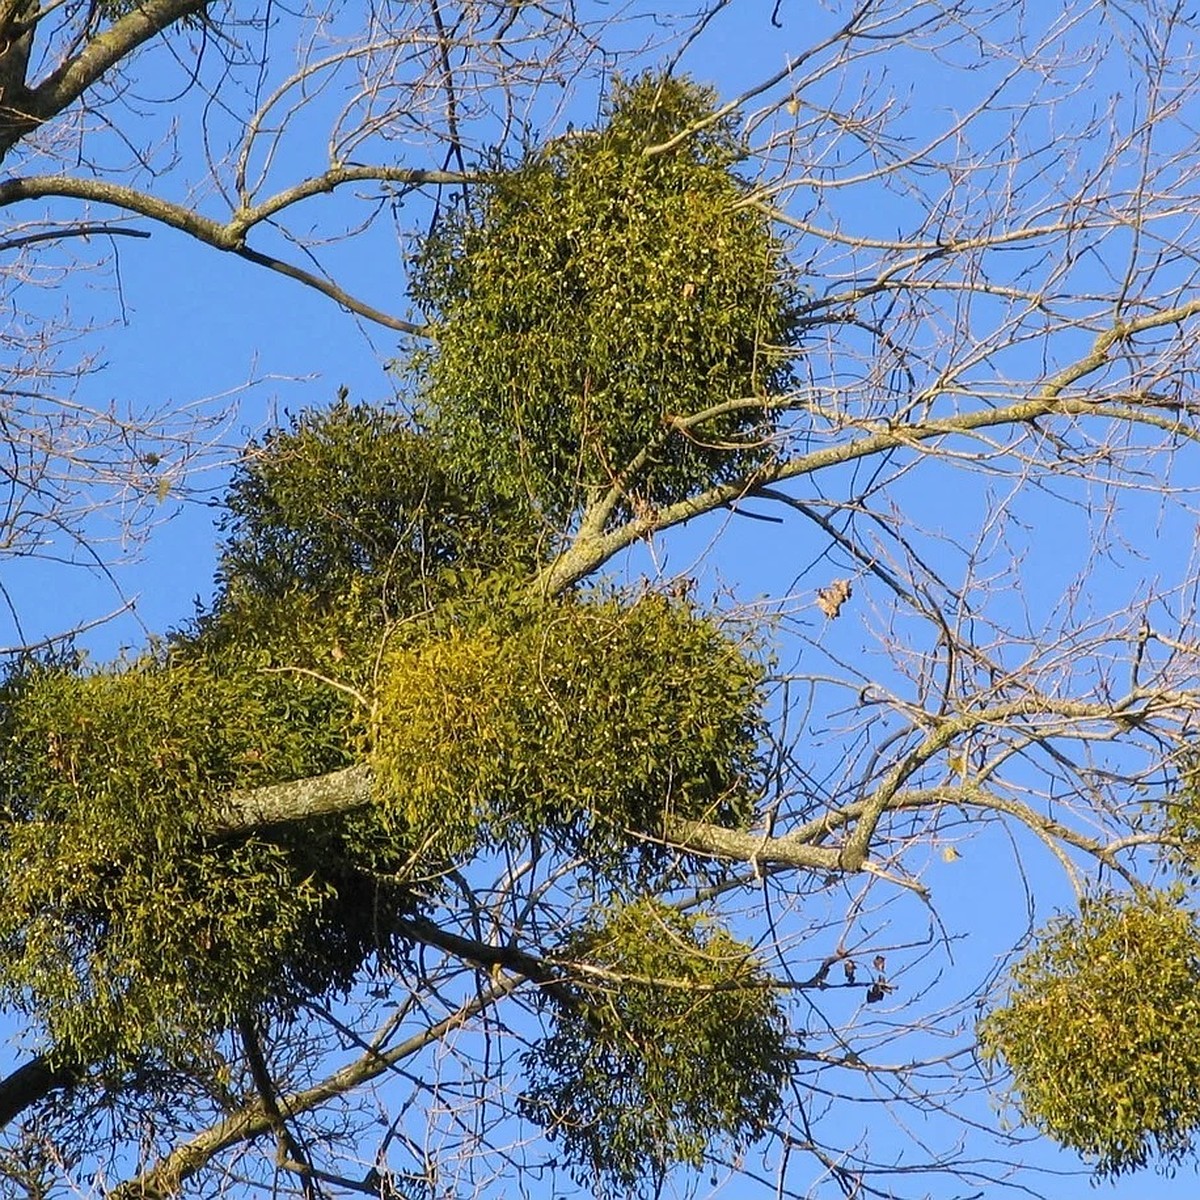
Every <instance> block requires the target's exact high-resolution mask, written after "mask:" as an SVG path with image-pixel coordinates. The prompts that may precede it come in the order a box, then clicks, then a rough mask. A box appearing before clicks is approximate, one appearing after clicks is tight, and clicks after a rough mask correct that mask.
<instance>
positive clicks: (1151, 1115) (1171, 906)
mask: <svg viewBox="0 0 1200 1200" xmlns="http://www.w3.org/2000/svg"><path fill="white" fill-rule="evenodd" d="M979 1038H980V1043H981V1047H982V1049H983V1053H984V1055H985V1056H986V1057H987V1058H989V1059H993V1060H995V1059H1002V1060H1003V1061H1004V1062H1005V1063H1006V1064H1007V1066H1008V1068H1009V1069H1010V1070H1011V1072H1012V1076H1013V1092H1014V1097H1015V1100H1016V1104H1017V1107H1018V1109H1019V1111H1020V1112H1021V1114H1022V1115H1023V1117H1024V1119H1025V1120H1026V1121H1027V1122H1028V1123H1029V1124H1031V1125H1033V1126H1034V1127H1035V1128H1037V1129H1039V1130H1041V1131H1042V1132H1044V1133H1047V1134H1049V1135H1050V1136H1051V1137H1052V1138H1054V1139H1055V1140H1056V1141H1058V1142H1059V1143H1060V1144H1062V1145H1064V1146H1067V1147H1069V1148H1071V1149H1073V1150H1075V1151H1077V1152H1078V1153H1080V1154H1082V1155H1084V1156H1085V1157H1087V1158H1088V1159H1091V1160H1092V1161H1094V1163H1095V1165H1096V1169H1097V1171H1098V1172H1100V1173H1102V1174H1110V1175H1115V1174H1119V1173H1121V1172H1123V1171H1131V1170H1134V1169H1136V1168H1138V1167H1142V1166H1144V1165H1145V1164H1146V1163H1147V1162H1149V1161H1150V1159H1151V1157H1152V1156H1155V1155H1157V1156H1160V1157H1162V1158H1163V1159H1165V1160H1167V1161H1174V1160H1177V1159H1178V1158H1180V1157H1181V1156H1182V1155H1184V1154H1185V1153H1187V1152H1188V1151H1189V1149H1190V1148H1191V1146H1192V1144H1193V1140H1194V1138H1195V1134H1196V1132H1197V1129H1200V931H1198V930H1197V927H1196V921H1195V915H1194V914H1193V913H1192V912H1190V911H1188V910H1187V909H1185V908H1184V907H1182V906H1181V905H1180V903H1179V896H1178V895H1176V894H1172V893H1162V892H1152V891H1147V890H1141V891H1138V892H1136V893H1133V894H1131V895H1102V896H1097V897H1093V898H1090V899H1088V900H1085V901H1084V902H1083V904H1082V905H1081V908H1080V913H1079V915H1078V916H1077V917H1062V918H1059V919H1057V920H1056V921H1054V922H1052V923H1051V924H1050V926H1049V927H1048V928H1047V929H1046V930H1045V931H1044V932H1043V934H1042V935H1041V937H1040V938H1039V939H1038V941H1037V943H1036V945H1035V946H1034V948H1033V949H1032V950H1031V951H1030V952H1029V953H1028V954H1027V955H1026V956H1025V957H1024V958H1023V959H1022V960H1021V961H1020V962H1018V963H1017V964H1016V966H1015V967H1014V968H1013V969H1012V972H1011V984H1010V989H1009V994H1008V997H1007V999H1006V1001H1005V1003H1004V1004H1003V1005H1002V1006H1001V1007H999V1008H997V1009H996V1010H995V1011H994V1012H992V1013H990V1014H989V1015H988V1016H987V1017H986V1018H985V1019H984V1020H983V1021H982V1022H981V1023H980V1026H979Z"/></svg>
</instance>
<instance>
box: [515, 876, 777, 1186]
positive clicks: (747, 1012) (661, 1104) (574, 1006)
mask: <svg viewBox="0 0 1200 1200" xmlns="http://www.w3.org/2000/svg"><path fill="white" fill-rule="evenodd" d="M555 957H556V958H557V959H559V960H561V961H563V962H564V963H565V964H567V969H568V970H571V969H572V968H573V970H574V973H573V975H572V981H571V982H570V983H569V984H568V985H566V986H559V987H549V988H545V989H543V991H542V993H541V995H542V1005H543V1007H544V1008H546V1009H547V1010H550V1011H551V1015H552V1020H553V1032H552V1033H551V1034H550V1036H549V1037H547V1038H546V1039H545V1040H544V1041H542V1042H540V1043H538V1044H537V1045H535V1046H534V1048H533V1049H531V1050H530V1051H529V1053H528V1054H527V1055H526V1056H525V1067H526V1070H527V1071H528V1074H529V1079H530V1084H529V1087H528V1089H527V1090H526V1092H525V1094H524V1095H523V1096H522V1098H521V1101H520V1107H521V1111H522V1113H523V1115H524V1116H525V1117H527V1118H528V1119H530V1120H532V1121H535V1122H537V1123H538V1124H541V1125H543V1126H545V1128H546V1129H547V1131H548V1132H549V1134H550V1136H551V1137H552V1138H556V1139H559V1140H561V1142H562V1144H563V1148H564V1150H565V1151H566V1153H567V1155H568V1156H569V1157H570V1158H571V1159H572V1160H573V1161H574V1162H575V1163H577V1164H578V1169H577V1174H578V1177H579V1178H580V1179H581V1181H584V1182H586V1183H587V1184H588V1185H589V1186H591V1187H594V1188H595V1187H597V1185H598V1184H599V1187H598V1190H599V1191H601V1192H603V1191H605V1190H606V1189H608V1190H616V1191H618V1192H637V1191H638V1190H639V1188H646V1189H647V1190H648V1191H650V1192H651V1193H652V1194H654V1192H655V1189H656V1188H657V1187H659V1186H661V1181H662V1176H663V1173H664V1172H665V1171H666V1170H667V1169H668V1168H669V1167H671V1166H672V1165H674V1164H676V1163H690V1164H692V1165H693V1166H699V1165H700V1164H701V1163H702V1162H703V1161H704V1155H705V1153H706V1151H707V1150H708V1148H709V1146H710V1144H711V1143H712V1142H713V1140H714V1139H722V1138H723V1139H725V1140H727V1141H728V1142H730V1143H732V1144H734V1145H735V1146H737V1145H744V1144H745V1143H747V1142H749V1141H753V1140H754V1139H755V1138H757V1137H760V1136H761V1135H762V1133H763V1132H764V1130H765V1128H766V1126H767V1124H768V1123H769V1122H770V1121H771V1119H772V1118H773V1117H774V1116H775V1115H776V1113H777V1112H778V1110H779V1106H780V1102H781V1091H782V1089H783V1087H784V1085H785V1084H786V1082H787V1078H788V1076H789V1063H790V1061H791V1055H790V1053H789V1047H788V1038H787V1033H786V1023H785V1020H784V1015H783V1013H782V1011H781V1009H780V1007H779V1004H778V1002H777V1000H776V995H775V992H774V991H773V989H772V988H771V986H770V980H769V978H768V977H767V975H766V973H765V972H764V971H763V969H762V967H761V965H760V964H759V962H758V961H757V960H756V959H755V958H754V956H753V954H752V952H751V951H750V948H749V947H748V946H745V945H744V944H742V943H741V942H738V941H737V940H736V939H735V938H734V937H732V936H731V935H730V934H729V933H728V932H726V931H725V930H723V929H721V928H719V927H706V924H705V922H704V920H703V918H702V917H699V916H697V915H695V914H685V913H681V912H679V911H678V910H677V909H674V908H672V907H670V906H668V905H666V904H664V903H662V902H661V901H658V900H655V899H652V898H647V899H642V900H638V901H635V902H633V903H631V904H624V905H621V904H618V905H614V906H613V907H611V908H609V909H607V910H606V911H604V912H602V913H601V914H599V916H598V918H597V920H596V921H595V923H594V924H593V925H592V926H591V927H589V928H587V929H583V930H580V931H579V932H578V933H576V934H574V935H573V936H572V937H570V938H569V939H568V940H567V942H566V943H565V944H564V945H563V946H562V947H561V949H560V951H559V953H558V954H557V955H556V956H555Z"/></svg>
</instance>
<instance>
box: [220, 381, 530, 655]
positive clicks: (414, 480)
mask: <svg viewBox="0 0 1200 1200" xmlns="http://www.w3.org/2000/svg"><path fill="white" fill-rule="evenodd" d="M443 458H444V453H443V452H442V451H441V450H440V449H439V446H438V444H437V443H436V442H435V440H434V439H433V438H432V437H431V436H429V435H427V434H423V433H421V432H419V431H417V430H416V429H415V428H413V426H412V424H411V422H409V421H408V420H407V418H405V417H404V416H403V415H402V414H400V413H397V412H394V411H390V410H387V409H383V408H378V407H373V406H369V405H361V404H359V405H352V404H348V403H346V402H345V401H344V400H339V401H338V402H337V403H336V404H335V405H333V406H332V407H331V408H329V409H327V410H309V411H306V412H304V413H302V414H301V415H300V416H299V417H297V418H294V419H293V420H292V422H291V425H290V428H287V429H276V430H274V431H273V432H271V433H270V434H268V435H267V437H266V438H265V439H264V440H263V441H262V443H261V444H257V445H252V446H250V447H249V449H248V450H247V452H246V454H245V455H244V457H243V460H242V462H241V463H240V464H239V466H238V469H237V471H236V473H235V475H234V479H233V482H232V484H231V485H230V488H229V491H228V493H227V494H226V497H225V509H226V512H225V516H224V518H223V520H222V522H221V528H222V529H223V530H224V531H225V533H226V539H227V540H226V544H225V548H224V551H223V553H222V556H221V561H220V566H219V570H218V580H219V583H220V585H221V587H220V595H219V596H218V599H217V604H216V608H215V613H214V615H213V616H212V617H210V618H208V619H207V621H205V622H204V623H203V624H204V628H205V632H206V634H207V636H208V637H210V638H211V637H212V636H213V635H214V634H216V633H223V634H224V635H225V638H226V640H229V641H233V642H235V643H236V644H237V645H239V646H242V647H245V646H246V645H247V642H248V641H254V640H259V641H266V642H268V643H275V642H278V641H279V639H280V637H281V634H282V636H283V637H285V638H288V639H290V640H291V641H292V642H293V643H297V642H299V643H301V644H303V643H304V642H306V641H307V642H308V643H310V645H311V646H312V647H315V648H318V649H320V648H321V647H322V646H323V645H325V644H327V643H331V642H332V640H333V639H334V637H335V631H336V634H337V635H339V636H340V639H341V641H347V640H351V641H352V640H353V636H352V634H353V630H354V627H355V625H356V623H362V622H365V623H366V624H367V625H368V627H369V629H370V636H372V637H377V635H378V630H379V627H380V625H381V624H382V623H383V622H385V621H387V620H397V619H399V618H402V617H404V616H407V615H408V614H409V613H411V612H413V611H420V610H422V609H425V608H427V607H428V606H429V605H430V604H431V603H433V602H434V601H435V600H436V599H437V598H439V597H440V596H442V595H443V594H444V593H445V592H446V590H447V588H446V586H445V583H444V580H445V577H446V576H447V575H448V574H449V573H450V572H451V571H452V570H457V571H459V572H461V571H462V570H464V569H468V568H469V570H470V571H472V572H475V573H477V574H481V573H484V572H486V571H488V570H490V569H492V568H494V567H495V566H496V565H497V564H499V563H501V562H511V561H513V560H514V559H516V560H517V561H522V560H523V558H522V556H523V557H524V560H527V559H528V556H529V544H528V539H526V541H524V542H522V541H521V538H520V535H519V533H518V530H517V529H516V528H515V525H516V524H518V523H519V522H517V521H516V518H515V515H514V514H513V513H511V512H510V511H501V510H499V509H497V507H496V506H494V505H493V506H491V507H489V506H488V505H486V504H485V503H483V502H482V501H480V500H479V499H478V498H477V497H475V496H473V495H470V494H468V493H466V492H464V491H463V490H462V489H461V488H459V487H457V486H456V485H455V484H454V483H453V482H452V480H451V479H450V477H449V475H448V473H447V471H446V469H445V466H444V463H443Z"/></svg>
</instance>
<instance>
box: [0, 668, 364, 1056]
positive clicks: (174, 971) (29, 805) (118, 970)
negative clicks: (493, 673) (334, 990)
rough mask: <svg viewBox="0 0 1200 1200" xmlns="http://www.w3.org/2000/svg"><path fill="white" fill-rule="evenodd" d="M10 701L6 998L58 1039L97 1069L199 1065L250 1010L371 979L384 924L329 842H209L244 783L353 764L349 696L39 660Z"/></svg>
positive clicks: (0, 850) (1, 942)
mask: <svg viewBox="0 0 1200 1200" xmlns="http://www.w3.org/2000/svg"><path fill="white" fill-rule="evenodd" d="M2 701H3V729H2V731H0V733H2V736H3V737H4V739H5V754H4V757H3V760H2V761H0V773H2V787H3V821H2V823H0V894H2V895H3V897H4V903H3V905H0V990H2V991H3V994H4V995H5V997H6V998H7V999H8V1000H9V1001H11V1002H13V1003H15V1004H17V1005H18V1006H21V1007H23V1008H25V1009H27V1010H29V1011H31V1012H32V1013H33V1014H34V1015H35V1016H36V1017H37V1018H38V1019H39V1021H40V1022H41V1023H42V1024H43V1026H44V1028H45V1029H46V1030H47V1032H48V1034H49V1037H50V1040H51V1043H52V1044H53V1045H54V1046H56V1047H66V1048H68V1050H67V1051H66V1052H68V1053H69V1054H70V1055H72V1056H74V1057H77V1058H78V1059H80V1060H81V1061H87V1062H97V1061H103V1060H104V1059H106V1058H111V1057H113V1056H117V1057H122V1056H124V1057H131V1056H136V1055H139V1054H142V1053H145V1052H150V1051H158V1052H170V1051H171V1048H172V1047H175V1048H176V1049H177V1050H178V1051H179V1052H180V1053H186V1052H187V1048H188V1047H189V1046H193V1047H194V1045H195V1044H197V1041H198V1039H199V1040H202V1039H203V1038H204V1037H205V1036H206V1035H208V1034H211V1032H213V1031H215V1030H218V1029H220V1028H222V1027H223V1026H224V1025H226V1024H227V1023H228V1022H229V1020H230V1019H231V1018H232V1017H233V1016H234V1015H236V1014H237V1013H238V1012H239V1011H242V1010H245V1009H249V1008H252V1007H255V1006H258V1005H266V1006H268V1007H276V1008H278V1007H287V1006H289V1005H291V1004H294V1003H295V1000H296V998H297V996H298V995H300V994H304V993H305V992H308V991H310V990H313V989H317V990H319V989H321V988H324V987H327V986H329V985H330V983H332V982H335V981H340V982H344V981H346V980H348V979H349V978H350V977H352V975H353V972H354V971H355V970H357V969H358V968H359V966H360V965H361V963H362V960H363V958H364V956H365V954H366V953H367V952H368V950H367V949H366V940H367V939H368V938H369V937H370V932H369V931H368V930H365V929H364V928H363V926H364V925H365V924H366V923H367V919H366V917H365V915H360V916H359V917H357V918H356V917H355V914H354V911H353V908H352V907H349V906H348V905H347V904H346V901H347V900H348V899H350V898H351V897H350V892H351V891H352V888H349V886H348V880H347V879H346V878H345V877H344V876H343V875H342V874H341V866H340V865H339V859H338V858H337V857H332V856H331V861H330V865H329V868H328V869H324V868H323V866H322V854H321V847H322V846H325V848H326V849H330V850H332V849H333V847H332V845H330V843H329V841H328V839H327V838H326V837H324V836H323V835H322V832H321V831H320V830H301V831H299V832H298V835H297V837H296V839H295V840H294V841H293V842H291V843H288V842H287V841H280V842H278V843H269V842H266V841H263V840H261V839H259V838H255V837H252V836H248V837H244V838H242V839H240V840H232V839H225V840H216V839H213V838H210V837H208V836H207V835H206V834H205V832H204V830H205V825H206V822H208V821H209V820H210V819H211V817H212V816H213V814H214V813H215V812H217V811H218V810H219V807H220V804H221V801H222V798H223V797H224V795H225V793H226V792H227V790H228V789H230V788H235V787H241V788H245V787H253V786H255V785H258V784H264V783H269V782H274V781H277V780H282V779H291V778H296V777H304V776H307V775H312V774H320V773H322V772H323V771H327V770H329V769H331V768H333V767H337V766H342V765H344V764H345V763H346V762H347V761H348V759H347V739H348V737H349V736H350V735H349V733H348V731H349V730H350V729H352V728H353V720H352V719H351V716H350V714H349V713H348V711H347V702H346V700H345V698H344V697H343V696H341V695H340V693H338V692H336V691H334V690H332V689H329V688H326V687H323V686H321V685H320V684H318V683H316V682H315V681H313V680H309V679H303V678H300V679H296V678H286V677H281V676H279V675H275V674H269V673H264V672H261V671H258V670H256V669H254V668H253V666H243V667H242V668H241V669H238V670H235V669H233V668H232V667H231V666H230V664H229V663H224V664H222V663H220V662H215V663H214V662H212V661H204V662H202V661H199V660H196V659H187V658H181V659H177V660H176V659H171V658H146V659H144V660H140V661H137V662H133V663H127V664H124V665H123V666H122V667H121V668H120V669H116V670H112V669H110V670H102V671H96V672H93V673H80V672H78V671H75V670H70V669H63V668H40V667H33V668H30V669H28V670H26V671H24V672H21V673H18V674H16V675H14V676H13V677H12V678H11V679H10V680H9V681H8V683H7V685H6V687H5V689H4V694H3V697H2ZM353 899H354V901H355V902H356V903H357V904H358V906H359V907H360V908H361V907H363V905H362V900H363V897H362V896H357V895H356V896H353ZM348 907H349V911H347V909H348ZM368 911H369V909H368ZM356 922H357V924H356Z"/></svg>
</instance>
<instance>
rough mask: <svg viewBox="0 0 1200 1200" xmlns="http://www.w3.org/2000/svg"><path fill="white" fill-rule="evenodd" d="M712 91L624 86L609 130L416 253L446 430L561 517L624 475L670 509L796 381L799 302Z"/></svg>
mask: <svg viewBox="0 0 1200 1200" xmlns="http://www.w3.org/2000/svg"><path fill="white" fill-rule="evenodd" d="M715 105H716V98H715V96H714V94H713V93H712V92H710V91H709V90H707V89H705V88H702V87H699V86H697V85H695V84H693V83H690V82H688V81H686V80H681V79H674V78H671V77H664V76H648V77H645V78H642V79H639V80H637V81H635V82H633V83H630V84H618V85H617V86H616V87H615V88H614V91H613V97H612V103H611V106H610V111H609V115H608V121H607V123H606V124H605V125H604V127H603V128H602V129H600V130H599V131H596V132H590V133H582V134H577V135H571V136H568V137H565V138H562V139H560V140H558V141H556V142H553V143H552V144H550V145H549V146H548V147H545V148H543V149H539V150H536V151H533V152H531V153H529V154H528V155H527V156H526V158H525V159H524V160H523V161H522V162H521V163H520V164H518V165H517V166H516V167H514V168H512V169H510V170H502V171H498V172H497V173H496V174H495V175H494V176H493V178H492V179H491V180H490V181H489V182H487V183H485V184H484V185H483V186H481V187H480V188H478V189H477V190H476V191H475V192H474V193H473V200H472V205H471V208H470V210H469V211H467V212H462V213H459V214H457V216H455V217H454V218H452V219H450V220H447V221H446V222H445V223H444V224H443V226H442V227H441V229H440V230H439V231H438V232H437V233H436V235H435V236H434V237H432V238H430V239H429V240H428V241H427V242H426V244H425V245H424V246H423V248H422V251H421V253H420V255H419V256H418V259H417V262H416V264H415V281H416V282H415V285H414V291H415V296H416V298H417V299H418V301H419V302H420V303H421V304H422V305H423V306H424V307H425V309H426V311H427V313H428V315H429V318H430V320H431V321H432V322H433V323H434V324H435V326H436V338H437V350H436V353H435V354H433V355H432V356H418V367H419V368H420V370H421V371H422V373H423V376H424V387H425V391H426V398H427V401H428V403H429V405H430V406H431V409H432V412H433V420H434V424H435V427H436V428H439V429H441V430H443V431H444V432H446V434H447V435H448V437H449V438H450V439H452V441H453V444H454V448H455V452H456V454H457V455H458V456H459V462H460V463H461V464H463V468H464V469H465V470H469V471H471V472H475V473H477V474H478V475H479V476H480V477H481V478H483V479H485V480H487V481H488V486H489V487H491V488H494V489H496V490H497V491H498V492H499V494H502V495H510V496H526V495H528V496H531V497H532V498H533V500H534V501H535V502H536V503H537V504H538V505H539V506H540V507H541V508H542V510H543V511H544V512H545V513H546V514H547V515H548V516H549V517H550V518H551V519H552V520H554V521H555V522H556V523H557V524H559V525H560V526H561V525H562V523H564V522H565V521H566V520H567V519H568V518H569V516H570V514H572V513H573V512H575V511H577V510H578V508H579V507H580V505H581V502H584V501H586V500H587V499H588V498H589V497H590V496H594V495H595V494H596V491H597V489H607V488H608V487H609V486H610V485H611V484H612V483H613V482H614V481H615V480H617V479H618V478H619V479H620V481H621V486H622V487H623V489H624V492H625V496H626V499H627V501H633V500H634V499H635V498H636V499H640V500H641V501H643V502H649V503H654V504H662V503H667V502H670V501H673V500H678V499H681V498H683V497H686V496H689V495H691V494H693V493H695V492H697V491H700V490H702V489H704V488H707V487H710V486H712V485H713V484H715V483H717V482H720V481H722V480H726V479H730V478H732V477H735V476H738V475H741V474H743V473H745V472H746V471H747V470H749V469H751V468H753V467H754V466H755V465H756V464H759V463H761V462H763V461H765V459H766V458H767V457H768V456H769V448H768V446H767V444H766V439H768V438H769V436H770V434H771V431H772V428H773V421H772V419H771V417H770V415H769V413H768V412H767V411H764V409H763V408H762V407H761V404H760V403H758V402H760V401H763V400H765V399H766V398H768V397H770V396H773V395H775V394H777V393H778V392H779V391H780V390H781V389H782V388H784V387H785V386H786V384H787V382H788V380H789V378H790V375H789V370H788V366H787V351H786V349H785V348H786V346H787V344H788V343H790V342H791V341H792V340H793V308H794V305H793V298H792V295H791V290H790V288H789V287H788V286H787V285H786V284H785V283H784V264H783V254H782V247H781V245H780V244H779V243H778V241H777V240H776V239H775V238H774V237H773V236H772V234H771V231H770V229H769V225H768V222H767V221H766V220H765V218H764V217H763V216H762V215H761V214H760V213H759V212H758V211H757V210H756V209H754V208H753V207H752V206H750V205H748V204H746V203H745V201H746V197H747V192H748V189H747V186H746V185H745V184H744V183H742V182H741V181H740V180H739V179H738V178H737V176H736V175H735V174H733V172H732V171H731V169H730V168H731V165H732V164H733V162H734V161H735V160H736V159H737V158H738V156H739V152H740V147H739V144H738V139H737V134H736V129H735V120H734V118H733V117H732V116H725V117H721V118H719V119H718V118H716V117H715V116H714V109H715ZM693 127H695V128H696V129H697V131H696V132H694V133H693V134H692V135H691V136H688V137H686V138H684V139H682V140H681V141H680V144H679V145H678V146H677V147H675V148H673V149H671V150H669V151H662V152H656V153H652V154H651V153H647V148H648V147H652V146H656V145H659V144H661V143H662V142H664V141H666V140H667V139H669V138H671V137H673V136H674V135H676V134H679V133H681V132H682V131H684V130H688V129H692V128H693ZM742 400H749V401H751V403H750V404H748V405H742V406H740V407H736V408H733V409H727V410H723V411H721V412H720V413H719V414H718V413H714V415H713V416H711V417H709V418H706V419H705V420H703V421H702V422H701V423H699V424H696V425H695V426H694V427H692V428H691V429H689V430H687V431H684V430H683V429H681V428H680V427H679V426H678V424H677V422H676V418H680V417H687V416H692V415H694V414H698V413H701V412H707V411H708V410H710V409H713V408H715V407H716V406H721V405H728V403H729V402H732V401H742ZM625 507H626V509H627V508H628V505H626V506H625Z"/></svg>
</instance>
